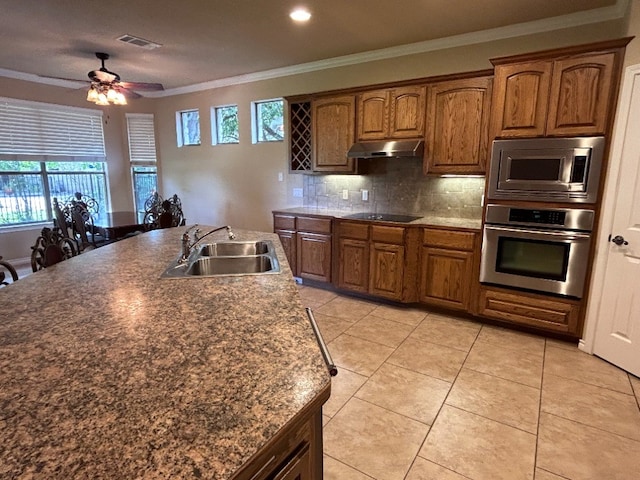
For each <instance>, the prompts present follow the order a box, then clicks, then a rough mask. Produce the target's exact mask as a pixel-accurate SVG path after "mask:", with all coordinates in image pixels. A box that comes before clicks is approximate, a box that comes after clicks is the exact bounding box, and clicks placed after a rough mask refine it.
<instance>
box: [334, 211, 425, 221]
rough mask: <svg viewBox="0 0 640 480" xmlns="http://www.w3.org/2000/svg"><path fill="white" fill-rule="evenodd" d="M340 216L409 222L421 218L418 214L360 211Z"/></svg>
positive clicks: (353, 218) (352, 218)
mask: <svg viewBox="0 0 640 480" xmlns="http://www.w3.org/2000/svg"><path fill="white" fill-rule="evenodd" d="M342 218H348V219H351V220H372V221H378V222H398V223H409V222H413V221H414V220H418V219H419V218H422V217H421V216H418V215H400V214H396V213H375V212H360V213H352V214H351V215H345V216H344V217H342Z"/></svg>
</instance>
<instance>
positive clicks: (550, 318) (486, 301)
mask: <svg viewBox="0 0 640 480" xmlns="http://www.w3.org/2000/svg"><path fill="white" fill-rule="evenodd" d="M478 301H479V308H478V315H480V316H483V317H488V318H493V319H496V320H502V321H506V322H509V323H515V324H520V325H526V326H529V327H536V328H540V329H543V330H546V331H551V332H560V333H566V334H570V335H578V334H579V332H578V327H579V316H580V302H579V301H578V300H570V299H562V298H552V297H549V296H546V295H544V296H543V295H537V294H533V293H525V292H517V291H513V290H504V289H499V288H493V287H485V286H482V287H480V295H479V299H478Z"/></svg>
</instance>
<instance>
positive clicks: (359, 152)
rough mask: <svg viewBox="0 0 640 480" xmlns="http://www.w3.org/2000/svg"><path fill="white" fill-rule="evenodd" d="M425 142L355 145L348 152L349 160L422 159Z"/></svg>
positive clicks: (384, 142)
mask: <svg viewBox="0 0 640 480" xmlns="http://www.w3.org/2000/svg"><path fill="white" fill-rule="evenodd" d="M423 154H424V140H395V141H379V142H360V143H354V144H353V146H352V147H351V148H350V149H349V151H348V152H347V157H348V158H380V157H382V158H389V157H408V158H422V156H423Z"/></svg>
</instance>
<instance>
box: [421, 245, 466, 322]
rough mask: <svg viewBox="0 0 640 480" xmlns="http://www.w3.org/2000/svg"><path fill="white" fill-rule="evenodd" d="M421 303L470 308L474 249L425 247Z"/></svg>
mask: <svg viewBox="0 0 640 480" xmlns="http://www.w3.org/2000/svg"><path fill="white" fill-rule="evenodd" d="M421 267H422V268H421V272H420V288H419V292H420V302H422V303H428V304H432V305H438V306H442V307H447V308H454V309H456V310H468V309H469V305H470V301H469V300H470V290H471V280H472V273H473V252H464V251H459V250H444V249H441V248H431V247H423V248H422V262H421Z"/></svg>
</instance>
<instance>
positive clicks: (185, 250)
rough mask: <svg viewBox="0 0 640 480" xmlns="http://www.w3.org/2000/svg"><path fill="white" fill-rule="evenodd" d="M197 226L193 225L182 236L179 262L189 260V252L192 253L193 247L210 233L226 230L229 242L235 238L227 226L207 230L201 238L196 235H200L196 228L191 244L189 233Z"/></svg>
mask: <svg viewBox="0 0 640 480" xmlns="http://www.w3.org/2000/svg"><path fill="white" fill-rule="evenodd" d="M197 226H198V224H195V225H194V226H193V227H190V228H189V229H188V230H187V231H186V232H184V233H183V234H182V255H181V256H180V261H181V262H186V261H187V259H188V258H189V255H191V252H192V251H193V247H195V246H196V245H197V244H198V243H199V242H200V240H202V239H203V238H205V237H208V236H209V235H211V234H212V233H215V232H219V231H220V230H224V229H225V228H226V229H227V235H228V236H229V240H233V239H234V238H236V236H235V234H234V233H233V232H232V231H231V227H230V226H229V225H225V226H224V227H218V228H214V229H213V230H209V231H208V232H207V233H205V234H204V235H202V236H201V237H200V236H199V235H198V234H199V233H200V229H199V228H196V231H195V232H194V235H193V236H194V240H193V242H191V238H190V236H189V232H190V231H191V230H193V229H194V228H195V227H197Z"/></svg>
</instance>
